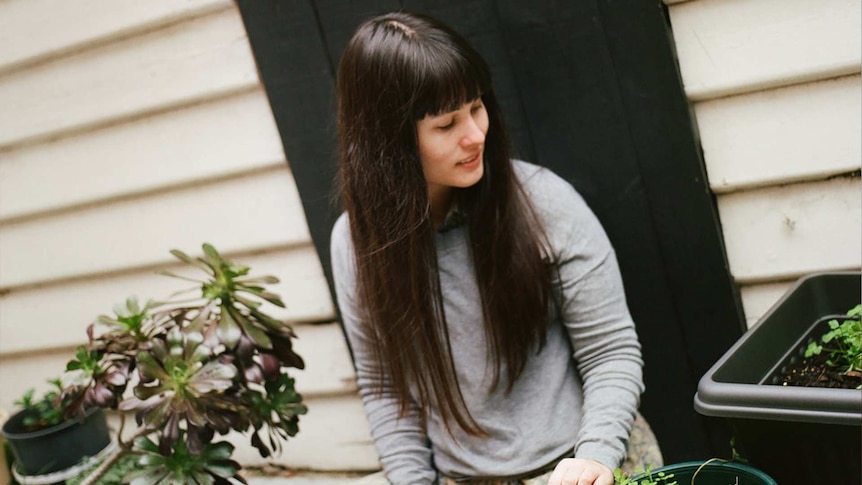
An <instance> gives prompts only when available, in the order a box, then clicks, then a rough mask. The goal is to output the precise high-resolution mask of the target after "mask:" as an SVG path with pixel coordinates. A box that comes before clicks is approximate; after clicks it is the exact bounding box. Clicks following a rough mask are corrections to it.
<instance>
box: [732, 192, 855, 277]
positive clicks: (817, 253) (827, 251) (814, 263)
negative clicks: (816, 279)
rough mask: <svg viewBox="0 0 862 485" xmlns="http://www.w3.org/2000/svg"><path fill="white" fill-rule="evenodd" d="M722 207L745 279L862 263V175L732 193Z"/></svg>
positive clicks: (738, 271)
mask: <svg viewBox="0 0 862 485" xmlns="http://www.w3.org/2000/svg"><path fill="white" fill-rule="evenodd" d="M718 210H719V215H720V216H721V220H722V227H723V229H724V237H725V243H726V245H727V257H728V260H729V263H730V272H731V274H733V276H734V278H735V279H736V281H738V282H740V283H747V282H755V281H771V280H778V279H787V278H790V277H799V276H802V275H804V274H806V273H811V272H815V271H819V270H844V269H850V268H858V267H860V265H862V251H860V248H862V233H860V231H859V228H860V227H862V184H860V179H859V177H856V178H852V179H851V178H839V179H834V180H826V181H821V182H810V183H804V184H792V185H787V186H781V187H770V188H767V189H762V190H757V191H748V192H739V193H734V194H728V195H724V196H721V197H719V199H718Z"/></svg>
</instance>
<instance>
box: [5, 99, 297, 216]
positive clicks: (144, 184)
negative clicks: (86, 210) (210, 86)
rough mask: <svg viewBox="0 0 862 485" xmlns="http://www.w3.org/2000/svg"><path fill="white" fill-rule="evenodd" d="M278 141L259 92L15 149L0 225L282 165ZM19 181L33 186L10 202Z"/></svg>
mask: <svg viewBox="0 0 862 485" xmlns="http://www.w3.org/2000/svg"><path fill="white" fill-rule="evenodd" d="M278 140H279V135H278V131H277V130H276V127H275V123H274V122H273V120H272V112H271V110H270V108H269V103H268V101H267V99H266V94H265V93H264V92H263V89H262V88H258V89H255V90H253V91H249V92H245V93H242V94H239V95H236V96H230V97H224V98H218V99H216V100H214V101H210V102H205V103H200V104H195V105H192V106H188V107H185V108H181V109H178V110H173V111H168V112H164V113H158V114H155V115H153V116H149V117H146V118H140V119H136V120H133V121H130V122H127V123H120V124H115V125H111V126H109V127H106V128H105V129H101V130H97V131H93V132H90V133H88V135H87V136H73V137H67V138H62V139H59V140H56V141H52V142H50V143H43V144H38V145H33V146H27V147H22V148H20V149H17V150H14V151H12V152H9V153H5V154H3V156H2V158H3V163H0V221H4V220H10V219H14V218H18V217H23V216H27V215H29V214H36V213H45V212H48V211H52V210H58V209H66V210H68V208H70V207H75V206H78V205H81V204H87V203H92V202H93V201H99V200H104V199H110V198H116V197H128V196H129V195H130V194H138V193H141V192H146V191H154V190H158V189H163V188H166V187H170V186H175V185H180V184H192V183H197V182H199V181H200V180H202V179H215V178H224V177H230V176H232V175H236V174H241V173H243V172H247V171H250V170H256V169H265V168H272V167H284V165H285V164H284V153H283V151H282V148H281V144H280V143H279V141H278ZM177 160H182V163H177ZM79 174H98V177H92V176H90V177H80V176H78V175H79ZM70 179H74V180H75V183H74V184H70V183H69V180H70ZM18 180H38V181H39V183H38V184H32V186H31V187H30V189H29V195H28V197H17V194H16V192H15V190H14V188H15V186H14V185H13V184H15V183H16V181H18Z"/></svg>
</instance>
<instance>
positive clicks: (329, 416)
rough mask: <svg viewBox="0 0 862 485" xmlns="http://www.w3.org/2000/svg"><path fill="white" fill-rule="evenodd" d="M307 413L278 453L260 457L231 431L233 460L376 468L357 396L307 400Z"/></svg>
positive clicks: (253, 463) (298, 466) (299, 466)
mask: <svg viewBox="0 0 862 485" xmlns="http://www.w3.org/2000/svg"><path fill="white" fill-rule="evenodd" d="M306 404H307V405H308V414H306V415H304V416H302V417H300V419H299V434H297V435H296V437H295V438H291V439H290V440H289V441H288V442H287V444H286V445H285V447H284V453H282V455H281V456H275V457H272V458H270V459H265V458H261V457H260V454H258V452H257V450H255V449H254V448H252V447H251V446H250V445H249V444H248V443H249V438H248V437H246V436H242V435H236V434H230V435H228V440H229V441H231V442H232V443H234V444H235V445H236V450H235V451H234V455H233V456H234V459H236V460H237V461H239V462H240V463H242V464H243V466H257V465H266V464H273V463H274V464H278V465H280V466H285V467H288V468H296V469H310V470H318V471H360V470H367V471H372V470H379V469H380V461H379V459H378V455H377V451H376V450H375V448H374V441H373V440H372V439H371V430H370V427H369V426H368V420H367V419H366V417H365V411H364V410H363V408H362V403H361V402H360V400H359V397H357V396H355V395H345V396H338V397H331V398H326V399H309V400H306Z"/></svg>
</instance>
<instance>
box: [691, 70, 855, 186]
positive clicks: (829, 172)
mask: <svg viewBox="0 0 862 485" xmlns="http://www.w3.org/2000/svg"><path fill="white" fill-rule="evenodd" d="M860 106H862V83H860V77H859V76H858V75H857V76H848V77H841V78H837V79H829V80H826V81H819V82H814V83H808V84H801V85H796V86H791V87H786V88H779V89H773V90H769V91H757V92H754V93H749V94H744V95H739V96H732V97H728V98H720V99H715V100H711V101H704V102H701V103H697V104H696V105H695V114H696V116H697V123H698V127H699V129H700V134H701V143H702V144H703V154H704V159H705V162H706V169H707V173H708V174H709V183H710V187H711V188H712V190H713V191H715V192H719V193H720V192H729V191H734V190H740V189H748V188H753V187H758V186H769V185H775V184H781V183H787V182H796V181H804V180H810V179H821V178H825V177H831V176H833V175H838V174H842V173H847V172H852V171H853V170H858V169H859V166H860V161H862V137H860V136H859V134H860V133H862V117H860V116H859V111H860Z"/></svg>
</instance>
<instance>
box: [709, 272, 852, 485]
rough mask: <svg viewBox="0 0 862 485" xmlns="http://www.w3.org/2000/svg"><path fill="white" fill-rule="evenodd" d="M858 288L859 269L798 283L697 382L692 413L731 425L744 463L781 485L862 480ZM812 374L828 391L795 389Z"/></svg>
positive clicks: (802, 387)
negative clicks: (861, 461) (843, 359)
mask: <svg viewBox="0 0 862 485" xmlns="http://www.w3.org/2000/svg"><path fill="white" fill-rule="evenodd" d="M860 282H862V275H860V273H859V272H833V273H818V274H812V275H809V276H806V277H804V278H801V279H800V280H799V281H797V283H796V284H795V285H794V286H793V287H792V288H791V289H790V290H789V291H788V292H787V293H786V294H785V295H784V296H783V297H782V298H781V299H780V300H779V301H778V302H777V303H776V304H775V305H774V306H773V307H772V308H771V309H770V310H769V311H768V312H767V313H766V314H765V315H764V316H763V317H762V318H761V319H760V320H759V321H758V322H757V323H756V324H755V325H753V326H752V327H751V328H750V329H749V330H748V331H747V332H746V333H745V334H744V335H743V336H742V337H741V338H740V339H739V341H737V343H736V344H735V345H733V346H732V347H731V348H730V349H729V350H728V351H727V352H726V353H725V354H724V356H722V358H721V359H719V360H718V362H716V364H715V365H714V366H713V367H712V368H711V369H710V370H709V371H708V372H707V373H706V374H705V375H704V376H703V378H702V379H701V380H700V383H699V385H698V390H697V394H696V395H695V400H694V406H695V409H696V410H697V411H698V412H700V413H701V414H704V415H707V416H718V417H723V418H726V419H727V420H728V422H729V423H730V425H731V427H732V428H733V430H734V434H735V438H736V443H737V444H738V446H739V447H740V451H741V452H742V453H743V454H744V456H745V457H746V458H747V459H748V460H749V461H750V462H751V463H752V464H753V465H754V466H756V467H758V468H760V469H762V470H764V471H766V472H767V473H769V474H770V475H771V476H773V477H774V478H775V479H776V480H777V481H778V482H779V483H781V484H782V485H793V484H810V483H860V478H862V477H860V467H859V457H860V455H862V450H860V442H862V437H860V428H862V392H860V391H859V389H858V388H857V386H858V385H859V384H858V382H859V381H858V377H857V376H856V373H857V371H858V369H857V368H856V366H857V365H858V364H859V362H860V359H862V357H860V356H859V355H858V354H859V352H860V345H859V343H858V342H859V338H860V337H859V322H858V317H859V315H858V312H857V311H856V310H854V309H855V307H856V306H857V305H858V304H859V302H860V290H862V283H860ZM848 310H850V311H849V312H848ZM854 332H856V333H854ZM845 338H846V343H847V345H845V343H843V342H840V341H841V340H844V339H845ZM854 343H855V345H853V344H854ZM806 354H808V355H806ZM817 354H819V355H817ZM837 354H845V355H847V356H848V357H849V358H848V361H847V362H846V363H841V362H839V359H838V358H837ZM830 365H831V366H833V367H835V368H834V369H828V366H830ZM824 366H826V367H824ZM814 368H818V369H823V370H820V371H818V372H817V374H818V376H817V377H816V378H815V379H813V380H814V381H818V382H822V383H829V384H827V385H829V386H830V387H818V386H805V385H802V383H801V382H799V381H800V379H799V376H800V375H801V374H811V370H812V369H814ZM854 379H856V380H854ZM836 383H837V384H836ZM788 464H792V466H788Z"/></svg>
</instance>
